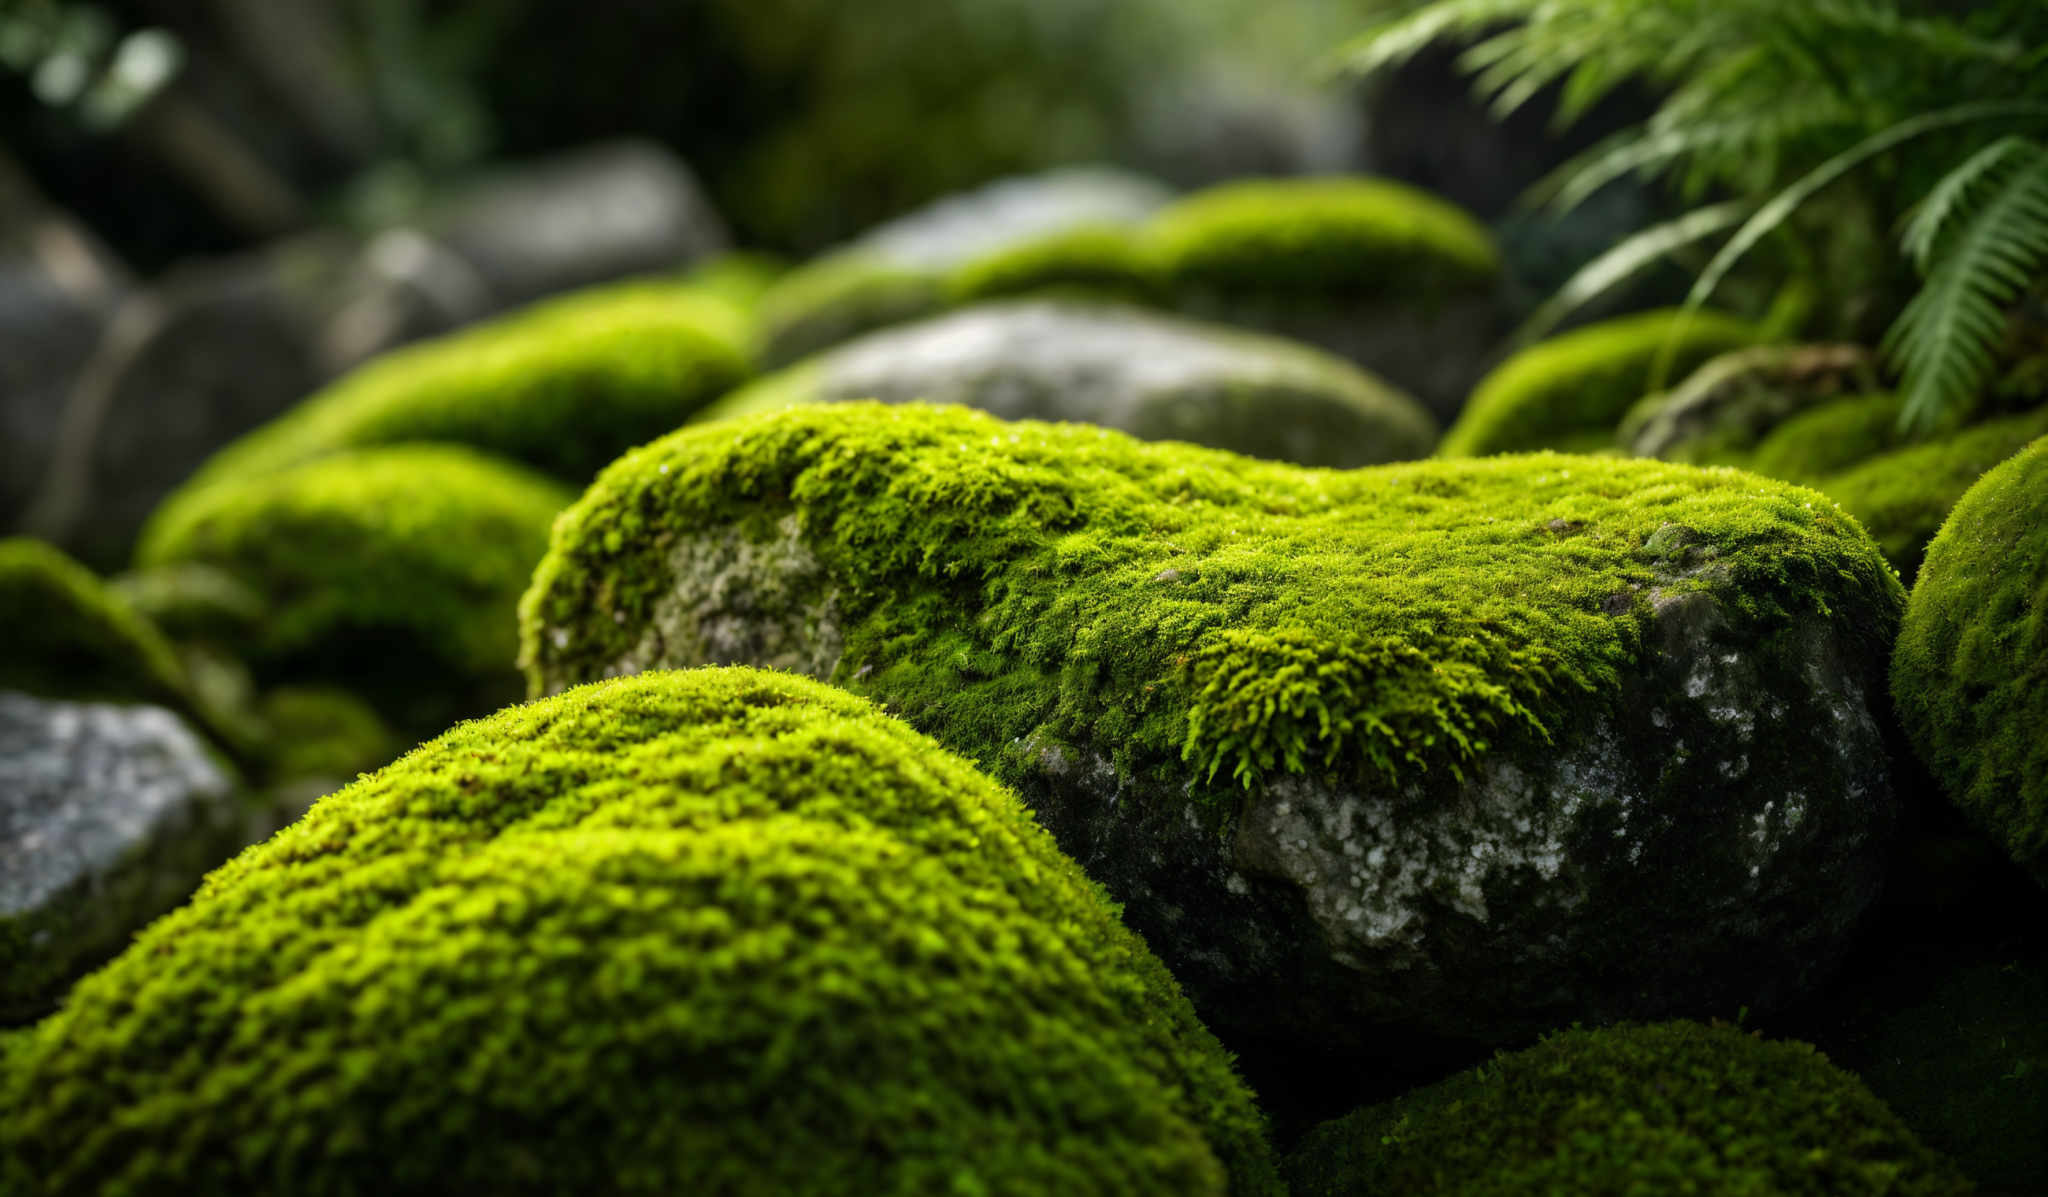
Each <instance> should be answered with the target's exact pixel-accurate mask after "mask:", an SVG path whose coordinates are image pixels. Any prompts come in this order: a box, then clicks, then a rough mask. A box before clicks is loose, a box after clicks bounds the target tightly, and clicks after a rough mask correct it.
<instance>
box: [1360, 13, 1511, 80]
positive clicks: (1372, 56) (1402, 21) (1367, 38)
mask: <svg viewBox="0 0 2048 1197" xmlns="http://www.w3.org/2000/svg"><path fill="white" fill-rule="evenodd" d="M1532 7H1534V4H1533V2H1532V0H1439V2H1438V3H1435V4H1431V5H1430V6H1428V7H1427V8H1423V9H1420V10H1418V11H1416V12H1411V13H1408V14H1406V15H1404V16H1399V17H1395V18H1394V19H1393V20H1390V21H1383V22H1381V23H1380V24H1378V25H1375V26H1373V27H1371V28H1369V29H1367V30H1366V31H1365V32H1364V33H1361V34H1359V35H1358V36H1357V37H1355V38H1352V39H1351V40H1350V41H1348V42H1346V43H1344V44H1343V45H1342V46H1339V47H1338V48H1337V52H1336V61H1337V62H1338V63H1339V64H1340V65H1341V66H1342V68H1343V69H1344V70H1346V71H1348V72H1350V73H1352V74H1355V75H1361V76H1368V75H1375V74H1378V73H1379V72H1380V71H1383V70H1386V69H1387V68H1388V67H1393V66H1399V65H1400V64H1401V63H1404V62H1406V61H1408V60H1409V59H1411V58H1413V57H1415V56H1416V55H1417V54H1420V53H1421V52H1422V51H1423V50H1425V49H1427V48H1428V47H1429V45H1430V44H1431V43H1432V42H1436V41H1439V40H1443V39H1448V38H1451V37H1453V36H1455V35H1457V34H1466V33H1473V32H1476V31H1477V30H1480V29H1484V28H1486V27H1487V26H1489V25H1492V24H1495V23H1497V22H1501V21H1508V20H1513V19H1515V18H1518V17H1522V16H1525V15H1527V12H1528V10H1529V9H1530V8H1532Z"/></svg>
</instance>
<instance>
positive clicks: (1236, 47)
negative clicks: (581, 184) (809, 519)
mask: <svg viewBox="0 0 2048 1197" xmlns="http://www.w3.org/2000/svg"><path fill="white" fill-rule="evenodd" d="M1382 9H1383V6H1382V5H1380V4H1378V3H1376V2H1375V0H1326V2H1319V3H1314V4H1301V5H1286V6H1277V7H1270V8H1269V7H1266V6H1262V5H1260V4H1257V3H1254V2H1253V0H1202V2H1200V3H1186V2H1177V0H1119V2H1117V3H1101V2H1099V0H974V2H973V3H959V2H957V0H875V2H872V3H865V4H858V5H853V4H839V3H822V2H820V0H682V2H676V0H608V2H607V3H605V4H604V5H603V6H602V10H601V12H599V11H595V10H593V9H591V8H590V7H589V6H583V5H576V4H570V3H565V2H563V0H4V2H0V67H4V70H0V74H4V76H5V80H4V84H0V121H4V127H5V128H6V129H7V131H8V135H9V136H8V141H9V143H10V148H12V149H13V150H14V152H16V153H17V154H20V155H22V156H24V157H26V158H29V159H31V160H32V164H33V165H34V167H35V171H34V173H35V174H37V175H38V176H39V177H41V178H42V179H43V180H44V181H45V185H46V186H47V187H48V188H49V190H50V191H51V192H52V193H53V195H54V197H55V198H56V199H57V200H58V201H59V202H60V203H63V204H65V205H66V206H68V207H71V208H72V209H74V210H76V211H79V212H80V213H81V214H82V215H83V216H85V217H86V219H87V220H88V222H89V223H91V224H92V225H94V226H95V227H99V228H107V229H114V230H117V232H116V236H118V237H119V238H120V240H121V241H122V242H123V244H121V246H120V248H121V249H123V250H124V251H125V252H127V253H128V254H129V255H130V256H131V257H132V258H133V259H135V260H136V261H137V262H138V264H141V265H144V266H149V265H152V264H157V263H160V262H162V261H165V260H168V258H169V257H170V256H172V255H174V254H175V253H176V252H179V251H190V250H194V249H197V250H206V249H217V248H221V247H223V246H225V245H228V244H231V243H233V242H235V241H236V240H237V239H239V238H242V237H245V236H248V235H250V234H262V233H270V232H275V231H278V230H280V229H282V228H285V227H289V226H290V225H292V224H293V223H295V222H297V221H299V220H302V219H304V217H305V214H306V212H307V211H308V209H309V206H310V208H311V210H313V211H314V212H316V213H317V214H320V215H334V216H339V217H341V218H344V219H349V220H355V221H359V222H369V223H377V222H382V221H388V220H390V219H393V218H395V217H397V216H401V215H403V214H404V213H405V212H406V210H407V209H408V208H409V207H411V206H415V205H417V204H419V203H422V202H424V199H425V197H426V196H427V195H428V194H429V193H431V192H432V190H433V189H434V188H435V186H437V185H438V184H440V183H441V182H443V181H445V180H447V179H449V178H452V177H455V176H459V175H460V174H461V173H462V172H464V171H465V170H467V169H469V168H473V167H475V166H477V165H479V164H481V163H483V162H484V161H486V160H489V159H496V158H516V157H521V156H528V155H533V154H538V153H541V152H545V151H549V150H553V149H558V148H562V147H567V146H573V145H578V144H582V143H585V142H589V141H592V140H594V139H599V138H604V137H609V136H615V135H619V134H622V133H633V134H638V135H643V136H650V137H653V138H655V139H657V140H660V141H663V142H665V143H667V144H668V145H670V146H672V147H673V148H675V149H676V150H678V151H679V152H680V153H681V154H682V155H683V156H684V157H685V158H686V159H687V160H689V161H690V162H691V164H692V165H693V166H694V167H696V169H697V170H698V172H699V173H700V174H701V175H702V176H703V177H704V178H705V179H706V181H707V183H708V184H709V185H710V187H711V188H712V191H713V196H714V198H715V199H716V200H717V201H718V203H719V205H720V207H721V208H722V209H723V210H724V211H725V213H726V214H727V215H728V217H729V218H730V219H731V220H732V222H733V223H734V225H735V227H736V230H737V232H738V233H739V234H740V236H741V239H742V240H743V241H746V242H749V243H752V244H757V245H761V246H763V247H767V248H772V249H776V250H781V251H784V252H808V251H811V250H815V249H817V248H819V247H822V246H824V245H827V244H830V243H832V242H834V241H836V240H839V239H841V238H844V237H845V236H847V235H849V234H851V233H854V232H857V231H858V230H860V229H861V228H864V227H866V226H868V225H870V224H873V223H874V222H876V221H878V220H880V219H883V218H885V217H887V216H890V215H893V214H895V213H898V212H901V211H903V210H904V209H906V208H908V207H911V206H913V205H915V204H917V203H919V202H922V201H924V200H927V199H930V198H932V197H934V196H937V195H940V194H943V193H946V192H949V191H953V190H956V189H959V188H961V187H965V186H970V185H972V184H975V183H978V182H981V181H985V180H986V179H988V178H991V177H994V176H996V175H1000V174H1004V173H1009V172H1015V171H1021V170H1027V169H1032V168H1035V167H1043V166H1047V165H1051V164H1057V163H1066V162H1073V161H1085V160H1091V159H1105V158H1107V159H1115V160H1119V161H1123V162H1126V163H1128V164H1131V165H1134V166H1138V167H1140V168H1149V169H1154V170H1158V171H1159V172H1161V173H1164V174H1167V175H1169V176H1179V177H1177V178H1175V179H1174V181H1176V182H1183V183H1189V184H1192V183H1199V182H1206V181H1209V180H1210V179H1211V178H1213V177H1218V176H1220V175H1222V174H1225V173H1230V172H1231V171H1232V170H1236V169H1241V168H1242V167H1243V166H1244V165H1246V164H1243V163H1238V162H1231V161H1213V160H1211V159H1213V158H1214V157H1215V153H1216V151H1215V147H1213V146H1210V145H1207V144H1205V141H1206V140H1207V139H1208V138H1209V137H1212V136H1213V135H1214V132H1215V129H1216V128H1217V121H1216V120H1210V121H1206V122H1202V121H1193V120H1191V119H1190V118H1191V117H1193V116H1196V115H1198V114H1197V113H1196V112H1195V111H1194V109H1195V108H1196V107H1198V106H1207V107H1208V108H1209V109H1210V110H1211V111H1209V112H1208V113H1206V114H1203V115H1208V116H1211V117H1215V118H1221V119H1223V123H1225V124H1227V123H1229V119H1228V118H1233V117H1234V118H1237V119H1245V120H1263V119H1268V117H1267V116H1266V115H1265V113H1264V112H1263V111H1262V109H1274V110H1276V111H1275V113H1274V115H1272V116H1271V118H1270V119H1277V120H1286V119H1288V114H1287V113H1286V112H1284V111H1277V110H1278V109H1282V108H1284V105H1285V104H1286V102H1287V101H1286V99H1285V98H1284V97H1283V98H1279V99H1276V98H1275V97H1276V96H1281V95H1283V93H1288V92H1290V91H1292V92H1295V93H1300V92H1304V91H1306V90H1307V86H1306V84H1304V82H1303V77H1304V74H1305V73H1306V71H1307V69H1308V68H1309V66H1310V65H1311V64H1313V63H1315V62H1316V61H1317V60H1318V59H1319V58H1320V57H1321V55H1322V54H1323V53H1324V52H1326V51H1327V49H1328V48H1329V47H1330V46H1331V45H1333V44H1335V43H1336V42H1337V41H1338V40H1340V39H1341V37H1342V36H1343V35H1344V34H1345V33H1346V32H1348V31H1350V30H1353V29H1355V28H1356V27H1357V26H1358V25H1359V24H1360V23H1361V22H1362V21H1364V20H1366V19H1369V18H1370V17H1371V16H1372V15H1373V14H1375V13H1376V12H1379V11H1382ZM1327 82H1328V81H1327V80H1325V81H1324V83H1325V85H1327ZM1232 108H1235V109H1236V110H1237V111H1235V112H1232V111H1228V110H1229V109H1232ZM1339 135H1340V136H1341V133H1340V134H1339ZM117 163H118V165H117ZM1249 165H1251V166H1254V167H1256V166H1258V165H1259V164H1258V163H1257V162H1253V163H1250V164H1249ZM138 192H139V193H141V194H140V195H138V194H135V193H138ZM152 209H153V210H152Z"/></svg>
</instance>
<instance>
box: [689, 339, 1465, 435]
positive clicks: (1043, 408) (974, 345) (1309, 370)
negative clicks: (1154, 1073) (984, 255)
mask: <svg viewBox="0 0 2048 1197" xmlns="http://www.w3.org/2000/svg"><path fill="white" fill-rule="evenodd" d="M849 399H880V400H882V401H884V402H888V403H905V402H910V401H913V400H923V401H927V402H931V403H959V404H963V405H965V406H968V407H976V408H980V409H982V410H983V411H987V412H990V413H992V414H994V415H997V416H1001V417H1003V418H1004V419H1011V420H1022V419H1034V420H1072V421H1077V422H1080V423H1085V424H1099V425H1102V426H1103V427H1107V428H1115V429H1117V430H1119V431H1122V432H1128V433H1130V434H1132V435H1133V436H1137V437H1139V438H1141V439H1145V440H1183V441H1192V442H1193V443H1195V444H1198V445H1209V446H1212V447H1214V448H1219V449H1230V450H1233V451H1236V452H1239V453H1247V454H1250V455H1252V456H1254V457H1264V458H1270V459H1275V460H1282V461H1293V462H1299V463H1301V464H1304V465H1327V466H1352V465H1368V464H1371V463H1374V462H1381V461H1399V460H1405V459H1409V458H1415V457H1421V456H1423V455H1424V454H1426V453H1428V452H1429V447H1430V445H1431V444H1432V443H1433V442H1434V441H1435V439H1436V428H1435V425H1434V423H1433V422H1432V421H1431V420H1430V418H1429V416H1428V414H1427V413H1425V412H1424V411H1423V410H1422V409H1421V407H1420V406H1418V405H1417V404H1415V403H1414V402H1413V401H1412V400H1410V399H1409V398H1408V397H1407V396H1405V395H1403V394H1401V393H1400V392H1398V391H1396V390H1395V389H1394V388H1392V387H1390V386H1388V385H1386V384H1384V383H1382V382H1380V381H1379V380H1378V379H1375V378H1373V377H1371V376H1370V375H1367V374H1365V373H1363V372H1361V371H1359V370H1358V369H1356V368H1354V367H1353V366H1351V365H1350V364H1349V363H1347V362H1344V361H1341V360H1339V359H1336V358H1333V357H1329V356H1326V355H1325V354H1323V353H1321V352H1320V351H1317V350H1313V349H1310V348H1309V347H1307V346H1304V345H1296V344H1292V343H1289V342H1286V341H1282V340H1279V339H1277V338H1272V337H1265V336H1260V335H1257V334H1250V333H1245V332H1242V331H1240V330H1235V329H1230V328H1224V327H1221V326H1214V325H1204V324H1199V323H1196V322H1193V321H1188V320H1180V319H1174V318H1170V317H1164V316H1159V315H1155V314H1152V313H1148V312H1145V311H1142V310H1139V309H1135V308H1123V307H1112V306H1103V305H1084V304H1073V303H1053V302H1042V301H1041V302H1008V303H991V304H985V305H980V306H977V307H974V308H969V309H966V310H963V311H960V312H955V313H952V314H950V315H946V316H940V317H937V318H934V319H932V320H928V321H923V322H921V323H917V324H912V325H905V326H901V327H897V328H892V329H885V330H882V331H879V332H874V333H870V334H868V335H867V336H865V337H861V338H859V339H857V340H854V341H852V342H849V343H848V344H845V345H842V346H840V347H838V348H836V349H833V350H830V351H828V352H826V353H825V354H822V355H820V356H819V357H818V358H817V359H816V360H814V361H811V362H806V363H804V364H802V365H800V366H796V367H792V368H791V369H790V370H789V371H787V372H785V373H784V374H782V375H778V376H771V377H770V378H769V379H767V380H764V381H763V382H761V383H759V384H757V385H756V386H754V387H752V388H749V389H748V390H745V391H742V392H740V393H739V394H737V395H734V396H733V397H732V398H731V400H730V401H729V402H727V403H724V404H721V405H720V406H719V408H718V409H716V410H714V412H713V413H712V414H713V415H722V414H734V413H739V412H746V411H751V410H759V409H762V408H766V407H773V406H780V405H783V404H786V403H789V402H803V401H826V402H835V401H843V400H849Z"/></svg>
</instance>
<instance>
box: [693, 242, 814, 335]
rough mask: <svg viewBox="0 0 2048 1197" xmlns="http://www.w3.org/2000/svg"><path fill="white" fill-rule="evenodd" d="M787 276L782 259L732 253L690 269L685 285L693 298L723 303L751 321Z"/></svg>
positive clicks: (764, 255) (785, 264)
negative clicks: (764, 298)
mask: <svg viewBox="0 0 2048 1197" xmlns="http://www.w3.org/2000/svg"><path fill="white" fill-rule="evenodd" d="M788 272H789V266H788V264H787V263H785V262H783V261H782V260H781V259H779V258H775V257H771V256H770V255H767V254H758V253H748V252H746V251H743V250H732V251H728V252H726V253H722V254H719V255H717V256H716V257H713V258H711V259H709V260H707V261H704V262H702V263H699V264H698V265H696V266H693V267H691V268H690V271H689V272H688V273H687V274H685V275H683V279H682V283H683V286H684V287H686V288H688V289H689V291H690V293H691V294H693V295H704V296H709V297H711V298H713V299H719V300H723V301H724V302H725V303H727V304H730V305H731V306H732V307H733V309H734V310H736V311H738V312H740V313H741V314H742V315H743V316H745V317H747V318H748V319H751V318H752V316H753V313H754V309H755V308H757V307H759V306H760V303H761V297H762V296H763V295H766V294H767V293H768V289H769V288H770V287H773V286H774V285H775V281H776V280H777V279H779V278H781V277H782V276H783V275H784V274H787V273H788Z"/></svg>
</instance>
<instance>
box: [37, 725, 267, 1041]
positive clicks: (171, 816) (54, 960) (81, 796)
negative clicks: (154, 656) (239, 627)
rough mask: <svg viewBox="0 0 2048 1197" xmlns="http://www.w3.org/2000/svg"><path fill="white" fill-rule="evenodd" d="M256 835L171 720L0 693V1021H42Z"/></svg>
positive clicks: (194, 739)
mask: <svg viewBox="0 0 2048 1197" xmlns="http://www.w3.org/2000/svg"><path fill="white" fill-rule="evenodd" d="M258 830H260V828H259V827H257V826H254V825H253V821H252V818H251V815H250V814H249V812H248V811H246V810H245V809H244V808H243V807H242V805H241V804H240V803H239V801H238V800H237V798H236V796H235V781H234V779H233V777H232V776H231V775H230V774H229V772H228V771H227V770H226V768H225V767H224V766H222V765H221V764H220V763H218V761H216V759H215V758H214V757H213V756H212V755H210V754H209V753H208V751H207V749H206V747H205V745H204V742H203V741H202V740H201V738H200V737H199V735H198V734H197V733H195V732H194V731H193V730H192V729H191V728H190V727H189V726H187V725H186V724H185V722H184V721H183V720H181V719H180V718H179V717H178V716H177V715H175V714H173V713H171V712H170V711H167V710H164V709H163V708H161V707H150V706H118V705H113V704H106V703H71V702H52V701H46V700H43V699H38V698H32V697H30V696H28V695H25V694H19V693H14V692H9V691H0V978H4V980H0V1021H5V1022H15V1021H21V1020H24V1019H26V1018H30V1017H34V1016H36V1015H38V1014H40V1013H42V1012H43V1011H44V1010H46V1009H47V1008H48V1007H49V1005H50V1004H51V1003H52V1002H54V1001H55V999H56V998H57V997H58V996H59V994H60V993H61V992H62V990H63V988H64V987H65V986H67V985H68V984H69V983H70V982H71V981H72V980H73V979H75V978H76V977H77V976H78V975H79V974H80V973H82V972H84V971H85V970H86V969H88V968H90V967H92V966H93V965H94V964H97V963H98V962H99V961H101V960H103V959H105V958H107V957H109V956H111V955H113V954H114V953H115V952H116V951H118V950H119V949H120V948H122V947H124V946H125V945H126V944H127V942H128V939H129V937H130V936H131V935H132V934H133V933H134V932H135V931H136V930H138V929H140V928H141V927H142V926H143V924H145V923H147V922H148V921H149V920H150V919H152V918H155V917H156V916H157V915H159V914H161V913H163V912H164V911H166V910H168V909H170V908H171V907H172V906H173V905H175V904H176V903H178V902H179V901H181V900H182V899H183V898H185V897H186V896H187V895H188V894H190V893H191V891H192V889H193V887H194V886H195V885H197V884H198V881H199V879H200V877H201V876H203V875H204V874H205V872H206V871H207V870H208V869H211V868H212V867H213V866H215V865H217V864H219V863H220V862H221V861H222V860H224V859H226V857H227V856H228V855H229V854H231V853H232V852H233V851H234V850H235V849H236V848H239V847H240V846H241V845H242V844H244V843H246V842H247V841H248V839H249V838H251V836H252V834H253V833H254V832H255V831H258Z"/></svg>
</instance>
